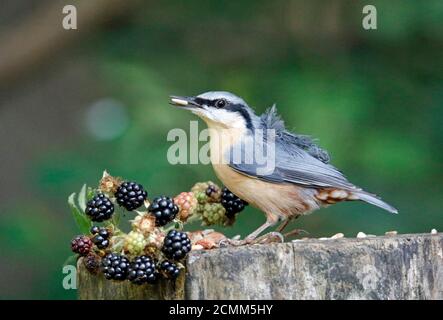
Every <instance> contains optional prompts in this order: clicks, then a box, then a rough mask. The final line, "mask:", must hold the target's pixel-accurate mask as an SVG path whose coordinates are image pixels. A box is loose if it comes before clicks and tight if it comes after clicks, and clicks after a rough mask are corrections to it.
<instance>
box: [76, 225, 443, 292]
mask: <svg viewBox="0 0 443 320" xmlns="http://www.w3.org/2000/svg"><path fill="white" fill-rule="evenodd" d="M78 276H79V280H78V284H79V297H80V298H81V299H183V298H186V299H443V234H441V233H440V234H436V235H430V234H415V235H401V236H391V237H387V236H385V237H375V238H363V239H349V238H343V239H337V240H324V241H320V240H317V239H312V240H305V241H298V242H293V243H283V244H268V245H252V246H243V247H237V248H235V247H230V248H222V249H216V250H208V251H197V252H193V253H192V254H191V255H190V256H189V258H188V261H187V272H186V275H185V274H182V276H181V278H179V279H178V281H177V283H175V284H171V283H167V282H161V283H160V284H159V285H157V286H142V287H136V286H134V285H131V284H129V283H126V282H125V283H116V282H112V281H106V280H104V279H103V278H102V277H101V276H93V275H89V273H88V272H87V271H85V270H84V268H82V267H80V269H79V272H78ZM174 287H175V288H174Z"/></svg>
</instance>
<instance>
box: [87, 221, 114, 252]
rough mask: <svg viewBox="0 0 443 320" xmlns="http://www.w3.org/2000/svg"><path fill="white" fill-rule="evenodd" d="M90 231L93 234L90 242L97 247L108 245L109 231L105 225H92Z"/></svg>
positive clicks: (102, 247) (103, 247) (101, 247)
mask: <svg viewBox="0 0 443 320" xmlns="http://www.w3.org/2000/svg"><path fill="white" fill-rule="evenodd" d="M91 233H92V235H93V237H92V242H93V243H94V244H95V245H96V246H97V248H99V249H105V248H107V247H108V246H109V237H110V236H111V233H110V232H109V230H108V229H106V228H105V227H99V226H93V227H92V228H91Z"/></svg>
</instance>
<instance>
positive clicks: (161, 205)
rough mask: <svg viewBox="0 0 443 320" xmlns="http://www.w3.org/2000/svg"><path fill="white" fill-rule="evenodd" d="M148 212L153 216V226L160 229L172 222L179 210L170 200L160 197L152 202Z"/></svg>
mask: <svg viewBox="0 0 443 320" xmlns="http://www.w3.org/2000/svg"><path fill="white" fill-rule="evenodd" d="M148 211H149V212H150V213H151V214H153V215H154V216H155V224H156V225H157V226H160V227H161V226H164V225H166V224H168V223H169V222H171V221H172V220H174V218H175V217H176V216H177V214H178V212H179V208H178V206H177V205H176V204H175V203H174V200H172V199H171V198H169V197H166V196H160V197H157V198H155V199H154V200H153V201H152V203H151V204H150V205H149V208H148Z"/></svg>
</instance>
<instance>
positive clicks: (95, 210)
mask: <svg viewBox="0 0 443 320" xmlns="http://www.w3.org/2000/svg"><path fill="white" fill-rule="evenodd" d="M85 213H86V214H87V215H88V216H89V217H90V218H91V220H92V221H96V222H102V221H105V220H108V219H109V218H111V217H112V214H113V213H114V205H113V204H112V202H111V200H109V198H108V197H107V196H105V195H104V194H103V193H99V194H97V195H96V196H95V197H94V198H92V199H91V200H89V201H88V203H87V205H86V210H85Z"/></svg>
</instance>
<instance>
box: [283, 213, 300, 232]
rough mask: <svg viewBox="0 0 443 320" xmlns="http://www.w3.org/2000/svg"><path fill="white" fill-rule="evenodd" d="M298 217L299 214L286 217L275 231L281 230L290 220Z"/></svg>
mask: <svg viewBox="0 0 443 320" xmlns="http://www.w3.org/2000/svg"><path fill="white" fill-rule="evenodd" d="M298 217H300V215H297V216H293V217H289V218H288V219H286V220H285V221H283V222H282V223H281V224H280V225H279V226H278V228H277V232H282V231H283V230H284V229H285V228H286V227H287V226H288V224H289V223H290V222H292V221H293V220H295V219H298Z"/></svg>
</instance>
